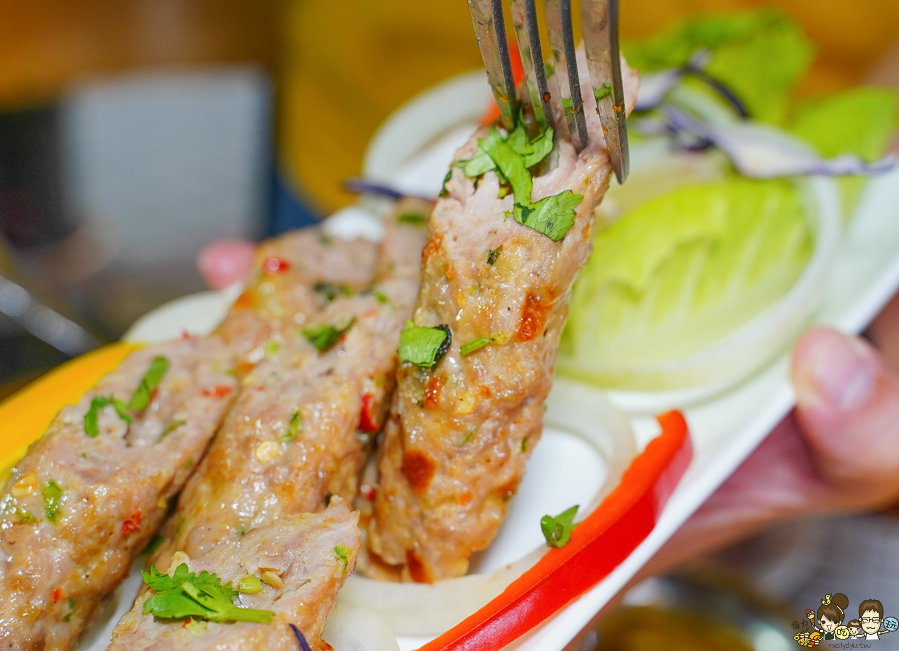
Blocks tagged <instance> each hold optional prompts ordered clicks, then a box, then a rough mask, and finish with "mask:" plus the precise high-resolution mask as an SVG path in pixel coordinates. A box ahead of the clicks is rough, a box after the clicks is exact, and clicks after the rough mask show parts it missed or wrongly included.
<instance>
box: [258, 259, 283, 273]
mask: <svg viewBox="0 0 899 651" xmlns="http://www.w3.org/2000/svg"><path fill="white" fill-rule="evenodd" d="M262 268H263V269H264V270H265V273H267V274H269V275H274V274H276V273H279V272H281V271H287V270H288V269H290V263H289V262H288V261H287V260H282V259H281V258H268V259H267V260H266V261H265V262H263V263H262Z"/></svg>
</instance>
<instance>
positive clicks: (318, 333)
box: [302, 317, 356, 353]
mask: <svg viewBox="0 0 899 651" xmlns="http://www.w3.org/2000/svg"><path fill="white" fill-rule="evenodd" d="M354 323H356V317H353V318H352V319H350V322H349V323H347V324H346V326H344V327H343V328H337V327H335V326H333V325H330V324H328V325H320V326H313V327H311V328H303V330H302V332H303V336H304V337H306V339H307V340H308V341H309V343H310V344H312V345H313V346H315V348H316V350H318V352H320V353H324V352H326V351H327V350H329V349H330V348H331V347H332V346H333V345H334V344H336V343H337V341H338V340H339V339H340V337H341V336H343V334H344V333H345V332H346V331H347V330H349V329H350V328H351V327H352V325H353V324H354Z"/></svg>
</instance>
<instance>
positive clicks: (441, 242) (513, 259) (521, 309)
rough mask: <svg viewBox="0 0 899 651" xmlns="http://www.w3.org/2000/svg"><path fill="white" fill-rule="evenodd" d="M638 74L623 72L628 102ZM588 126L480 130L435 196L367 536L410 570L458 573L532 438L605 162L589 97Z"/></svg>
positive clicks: (375, 548)
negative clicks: (584, 139) (581, 129)
mask: <svg viewBox="0 0 899 651" xmlns="http://www.w3.org/2000/svg"><path fill="white" fill-rule="evenodd" d="M636 86H637V77H636V74H635V73H633V72H632V71H629V70H626V73H625V88H626V96H627V97H629V98H631V100H632V99H633V98H634V97H636ZM521 122H524V121H521ZM556 124H564V117H563V116H562V115H557V116H556ZM587 124H588V128H589V129H590V141H589V144H588V145H587V147H586V148H585V149H584V150H583V151H581V152H577V151H576V150H575V149H574V147H573V146H572V144H571V141H570V139H569V138H568V134H567V132H566V133H565V134H564V136H563V135H560V134H558V133H557V134H555V138H554V139H553V134H552V132H546V131H544V132H541V133H539V135H538V136H537V137H536V138H535V137H534V136H533V135H532V134H531V135H530V136H529V135H528V134H526V132H525V130H524V126H523V124H522V125H519V127H518V128H517V129H516V130H515V131H514V132H512V133H509V134H506V133H504V132H500V131H499V130H498V129H495V128H494V129H489V128H483V129H481V130H479V131H478V132H477V133H476V134H475V135H474V136H473V137H472V138H471V140H470V141H469V142H468V143H467V144H466V145H465V146H464V147H462V149H460V150H459V151H458V152H457V154H456V158H455V163H454V164H453V167H452V168H451V174H450V175H449V176H448V179H447V181H446V183H445V186H444V196H442V197H441V198H440V199H439V200H438V201H437V204H436V206H435V208H434V212H433V215H432V217H431V220H430V225H429V232H428V242H427V244H426V245H425V247H424V252H423V254H422V283H421V290H420V292H419V295H418V301H417V304H416V307H415V314H414V317H413V319H412V320H413V324H412V326H411V327H410V328H408V330H407V331H404V333H403V340H402V342H401V351H400V352H401V358H402V361H403V364H402V366H401V368H400V369H399V371H398V375H397V377H398V380H397V382H398V386H397V392H396V396H395V399H394V402H393V405H392V408H391V413H390V418H389V421H388V423H387V426H386V428H385V434H384V441H383V445H382V447H381V450H380V452H379V454H380V457H379V473H380V477H379V485H378V490H377V494H376V498H375V505H374V516H373V518H372V521H371V525H370V528H369V537H368V540H369V545H370V550H371V552H372V553H373V554H374V555H376V556H377V557H379V558H380V560H381V561H383V562H384V563H386V564H389V565H392V566H394V567H395V568H397V569H398V571H399V572H400V573H401V576H402V578H403V579H404V580H414V581H420V582H432V581H435V580H439V579H445V578H449V577H455V576H460V575H463V574H465V573H466V571H467V570H468V564H469V558H470V557H471V555H472V554H473V553H475V552H477V551H479V550H482V549H484V548H486V547H487V545H488V544H489V543H490V542H491V541H492V540H493V538H494V536H495V535H496V533H497V530H498V529H499V526H500V524H501V523H502V522H503V519H504V517H505V515H506V510H507V506H508V503H509V500H510V499H511V498H512V496H513V495H514V494H515V492H516V490H517V488H518V485H519V483H520V482H521V478H522V474H523V472H524V466H525V462H526V461H527V459H528V457H529V456H530V454H531V452H532V450H533V449H534V446H535V445H536V444H537V442H538V440H539V439H540V435H541V431H542V425H543V423H542V417H543V409H544V407H543V402H544V400H545V399H546V397H547V394H548V393H549V389H550V385H551V384H552V376H553V369H554V366H555V360H556V350H557V348H558V345H559V338H560V335H561V333H562V326H563V324H564V322H565V318H566V316H567V313H568V302H569V296H570V291H571V286H572V283H573V282H574V279H575V277H576V275H577V273H578V271H579V270H580V268H581V267H582V266H583V265H584V263H585V262H586V260H587V257H588V256H589V254H590V250H591V239H592V233H593V222H594V216H593V211H594V209H595V208H596V206H597V205H598V204H599V202H600V200H601V198H602V196H603V194H604V192H605V190H606V188H607V187H608V183H609V175H610V171H611V167H610V161H609V155H608V152H607V150H606V148H605V143H604V140H603V132H602V127H601V125H600V122H599V118H598V116H597V115H596V114H595V113H593V112H589V111H588V113H587ZM550 168H551V169H550ZM441 333H442V334H441ZM404 348H405V355H404Z"/></svg>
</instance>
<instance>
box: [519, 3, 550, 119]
mask: <svg viewBox="0 0 899 651" xmlns="http://www.w3.org/2000/svg"><path fill="white" fill-rule="evenodd" d="M511 4H512V26H513V27H514V28H515V40H517V41H518V51H519V52H521V63H522V66H523V67H524V77H525V79H526V80H527V85H528V94H529V95H530V97H531V106H532V108H533V109H534V116H535V117H536V118H537V124H539V125H540V128H541V129H545V128H547V127H550V128H552V127H553V126H554V124H553V122H554V120H553V113H552V109H551V107H550V100H551V99H552V95H551V93H550V92H549V88H548V87H547V84H546V70H545V69H544V67H543V51H542V49H541V48H540V31H539V29H538V27H537V8H536V7H535V6H534V0H511Z"/></svg>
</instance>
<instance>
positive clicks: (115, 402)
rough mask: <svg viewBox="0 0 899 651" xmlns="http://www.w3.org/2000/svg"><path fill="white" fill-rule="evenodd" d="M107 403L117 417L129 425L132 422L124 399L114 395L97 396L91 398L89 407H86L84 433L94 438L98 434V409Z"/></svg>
mask: <svg viewBox="0 0 899 651" xmlns="http://www.w3.org/2000/svg"><path fill="white" fill-rule="evenodd" d="M108 405H112V406H113V407H114V408H115V410H116V413H117V414H118V415H119V418H121V419H122V420H123V421H125V423H127V424H128V425H130V424H131V423H132V422H133V421H132V420H131V416H130V415H129V414H128V405H126V404H125V402H124V401H122V400H119V399H118V398H116V397H115V396H97V397H96V398H94V399H93V400H91V406H90V409H88V410H87V413H86V414H85V415H84V433H85V434H87V435H88V436H90V437H91V438H95V437H96V436H98V435H99V434H100V425H99V422H98V421H99V418H100V410H101V409H103V408H104V407H106V406H108Z"/></svg>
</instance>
